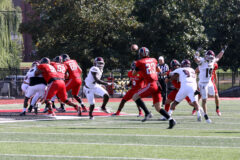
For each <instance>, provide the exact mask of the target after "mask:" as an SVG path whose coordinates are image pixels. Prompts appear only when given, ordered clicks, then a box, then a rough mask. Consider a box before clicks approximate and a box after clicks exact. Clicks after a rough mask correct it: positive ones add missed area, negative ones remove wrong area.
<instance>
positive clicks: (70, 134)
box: [0, 132, 240, 139]
mask: <svg viewBox="0 0 240 160" xmlns="http://www.w3.org/2000/svg"><path fill="white" fill-rule="evenodd" d="M0 134H8V135H9V134H14V135H15V134H26V135H66V136H121V137H169V138H210V139H211V138H215V139H219V138H220V139H240V137H223V136H175V135H154V134H151V135H149V134H147V135H145V134H102V133H97V134H96V133H49V132H47V133H34V132H0Z"/></svg>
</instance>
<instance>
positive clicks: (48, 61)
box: [40, 57, 50, 64]
mask: <svg viewBox="0 0 240 160" xmlns="http://www.w3.org/2000/svg"><path fill="white" fill-rule="evenodd" d="M40 64H50V59H49V58H47V57H43V58H42V59H41V60H40Z"/></svg>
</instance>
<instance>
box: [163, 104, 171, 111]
mask: <svg viewBox="0 0 240 160" xmlns="http://www.w3.org/2000/svg"><path fill="white" fill-rule="evenodd" d="M164 108H165V110H166V111H167V112H168V111H169V109H170V104H165V107H164Z"/></svg>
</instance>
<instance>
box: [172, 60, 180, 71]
mask: <svg viewBox="0 0 240 160" xmlns="http://www.w3.org/2000/svg"><path fill="white" fill-rule="evenodd" d="M180 66H181V64H180V63H179V61H178V60H176V59H173V60H172V61H171V62H170V67H171V68H172V69H174V68H176V67H180Z"/></svg>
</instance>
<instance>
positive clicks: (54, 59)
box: [53, 56, 63, 63]
mask: <svg viewBox="0 0 240 160" xmlns="http://www.w3.org/2000/svg"><path fill="white" fill-rule="evenodd" d="M53 62H57V63H62V62H63V58H62V56H57V57H55V58H53Z"/></svg>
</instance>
